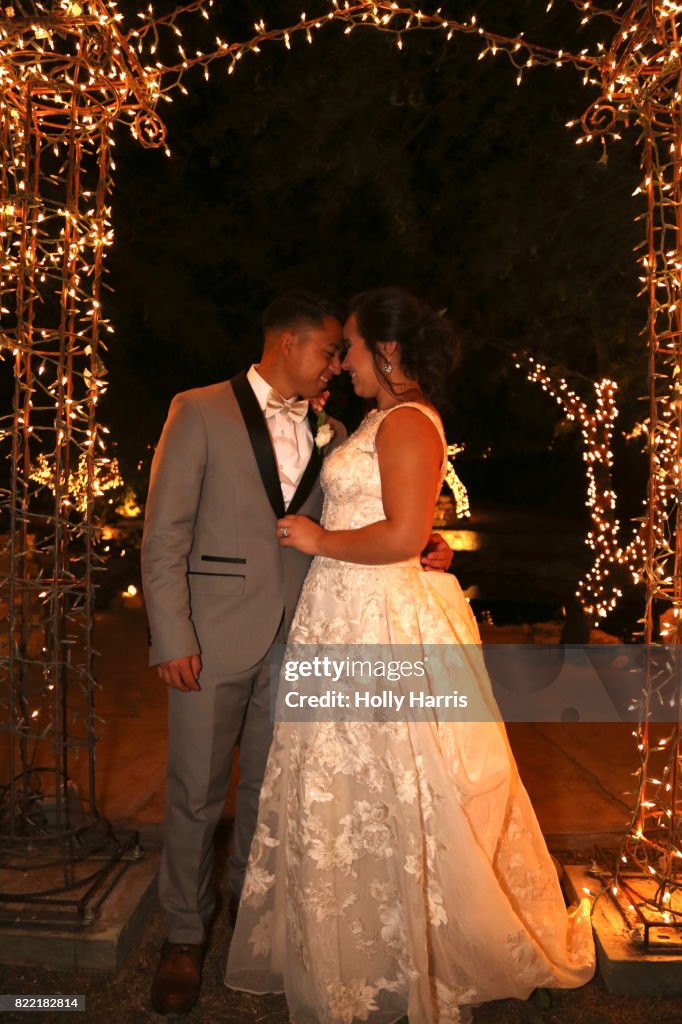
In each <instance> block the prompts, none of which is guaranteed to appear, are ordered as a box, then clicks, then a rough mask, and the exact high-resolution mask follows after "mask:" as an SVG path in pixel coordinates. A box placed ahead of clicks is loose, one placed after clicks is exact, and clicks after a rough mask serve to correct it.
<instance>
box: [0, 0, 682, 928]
mask: <svg viewBox="0 0 682 1024" xmlns="http://www.w3.org/2000/svg"><path fill="white" fill-rule="evenodd" d="M552 2H553V0H548V9H549V8H551V6H552ZM574 4H575V6H576V7H577V9H578V11H579V12H580V19H581V24H586V23H588V22H591V21H593V20H597V21H598V20H599V19H603V20H602V22H601V23H602V24H605V25H606V26H607V27H608V39H606V40H605V41H604V42H602V43H597V44H596V45H595V46H593V47H592V50H590V49H589V48H585V49H584V50H582V51H581V52H580V53H577V54H576V53H571V52H568V51H565V50H563V49H560V50H552V49H549V48H547V47H544V46H541V45H535V44H533V43H532V42H530V41H528V40H527V39H526V38H525V36H523V35H519V36H517V37H513V38H511V37H507V36H503V35H499V34H496V33H493V32H490V31H489V30H488V29H486V28H484V26H482V25H481V24H480V23H479V22H478V21H477V18H476V17H475V16H473V15H472V16H471V17H469V18H468V20H462V21H456V20H452V19H450V18H447V19H446V18H445V17H444V16H443V14H442V12H441V9H438V10H436V11H435V13H425V12H423V11H419V10H417V11H415V10H414V9H413V8H410V7H402V6H400V4H399V3H398V2H393V0H370V2H364V0H343V2H342V0H332V2H331V4H330V6H329V10H328V11H327V14H326V15H325V16H319V15H317V16H313V17H308V16H307V15H306V13H305V12H304V13H302V14H301V15H300V18H299V19H298V20H297V21H295V22H294V23H293V24H290V25H288V26H285V27H283V28H270V27H268V25H267V24H266V22H265V20H264V19H260V20H259V21H257V22H256V24H255V26H254V33H255V34H254V35H253V36H252V38H250V39H248V40H246V41H242V42H229V41H227V40H222V39H220V38H216V39H215V43H214V45H213V46H212V47H209V48H207V50H206V52H200V51H195V52H194V53H190V52H188V48H187V45H186V43H185V42H184V41H183V38H182V30H181V27H180V22H181V20H182V19H184V18H187V17H188V16H190V15H192V14H196V15H198V16H200V17H202V18H204V19H207V18H208V14H209V10H210V8H211V6H212V0H188V2H187V3H185V4H183V5H179V6H177V7H176V8H174V9H171V10H170V11H168V12H166V13H163V14H157V13H156V12H155V10H154V7H153V5H152V4H151V3H149V4H148V5H147V6H146V7H145V8H144V10H140V11H139V12H138V13H137V17H136V18H133V19H132V21H131V24H130V25H129V26H128V27H127V28H126V27H124V24H123V23H124V21H125V18H124V15H123V14H122V13H119V12H118V11H117V9H116V5H115V3H105V2H104V0H82V2H78V0H59V2H55V3H54V4H51V5H49V9H48V5H47V4H44V3H41V2H38V0H36V3H35V4H34V5H33V6H34V7H35V17H32V18H29V17H26V16H25V14H24V11H23V7H20V6H19V5H18V7H17V10H19V11H20V16H17V14H16V12H15V9H14V8H13V7H12V5H11V4H8V5H7V6H5V7H4V8H3V9H2V10H1V12H0V95H2V97H3V100H5V98H8V99H9V101H8V102H3V104H2V105H1V106H0V127H1V129H2V131H0V146H2V149H3V151H2V159H1V166H2V175H0V273H1V276H2V280H1V281H0V293H1V294H2V297H3V303H4V304H3V306H2V309H1V311H0V317H1V318H2V319H0V355H2V356H3V357H5V358H8V359H12V360H13V362H14V367H15V382H16V389H15V397H14V406H13V415H12V416H11V417H9V418H8V420H9V419H11V423H10V422H8V421H3V424H0V439H3V438H4V439H5V440H8V441H9V444H10V445H11V456H10V465H11V487H10V488H9V490H8V491H6V492H3V493H2V495H1V496H0V506H1V507H2V508H3V509H4V510H5V511H6V512H7V513H8V514H9V517H10V519H11V521H12V522H13V523H14V524H15V529H14V530H13V532H12V538H11V541H10V548H9V551H8V559H9V565H10V577H9V578H11V581H12V586H13V587H14V594H15V598H16V599H15V600H14V602H10V604H9V633H10V635H16V636H20V635H22V632H23V633H26V632H27V631H30V629H32V628H33V627H34V625H35V624H34V623H33V622H32V621H31V619H30V616H29V618H28V619H27V620H26V621H25V620H24V618H22V615H25V614H26V609H29V610H30V613H31V614H33V610H34V606H35V599H36V596H37V594H41V595H44V596H43V597H41V598H39V600H40V601H41V602H42V604H41V606H40V607H41V612H40V614H43V615H44V619H43V620H42V621H41V624H40V628H42V630H43V632H44V635H45V636H49V637H50V655H49V656H48V655H47V654H46V653H45V650H43V652H42V654H41V657H40V658H37V659H35V668H36V670H37V671H36V673H35V674H36V676H39V677H41V678H43V680H44V683H43V685H44V687H45V692H47V691H48V690H49V688H50V687H51V686H54V687H55V688H56V689H57V693H56V694H55V696H54V702H55V706H59V704H60V701H59V699H58V694H59V693H64V692H65V688H66V689H68V685H69V683H71V685H73V684H74V683H75V684H76V685H78V686H79V687H81V688H85V689H88V688H89V689H90V690H92V688H93V686H94V680H93V677H92V666H91V660H92V645H91V644H90V643H89V642H88V644H86V649H87V652H88V653H87V654H86V655H85V656H84V657H85V661H84V662H82V663H80V664H79V663H78V661H77V655H76V653H74V651H73V650H72V649H71V647H70V646H69V645H70V644H71V643H72V641H71V640H70V639H69V629H68V628H67V625H69V624H71V623H73V620H74V616H76V615H77V614H80V615H81V616H82V621H83V622H84V624H85V625H86V627H87V630H86V632H87V635H88V636H89V630H90V628H91V626H92V607H93V593H94V583H93V572H92V570H93V567H94V563H95V561H96V554H95V547H96V541H97V531H96V525H95V518H94V499H95V498H96V497H97V495H98V494H101V493H102V492H103V491H104V490H105V489H106V487H105V481H106V480H107V479H109V476H108V474H111V473H113V471H114V470H113V462H108V461H107V460H106V458H105V456H104V454H103V451H104V439H103V437H102V436H101V435H102V434H105V433H106V431H105V429H104V428H102V427H100V426H99V425H98V422H97V406H98V403H99V401H100V399H101V396H102V395H103V393H104V391H105V390H106V370H105V368H104V365H103V363H102V360H101V355H100V352H101V350H102V348H103V345H102V338H103V337H105V336H108V335H109V334H110V333H111V332H112V330H113V328H112V327H111V324H110V323H109V322H108V321H107V319H106V317H105V315H104V310H103V305H102V275H103V266H104V260H105V257H106V253H107V250H108V249H109V248H110V247H111V245H112V243H113V231H112V227H111V210H110V206H109V198H110V192H111V188H112V184H113V173H114V170H115V163H114V160H113V159H112V146H113V140H112V137H111V136H112V134H113V132H114V130H115V128H116V127H117V125H118V124H120V123H121V122H127V124H128V126H129V128H130V130H131V132H132V134H133V135H134V137H135V138H136V139H137V140H138V141H139V142H140V143H141V144H142V145H144V146H146V147H149V148H160V149H162V150H163V151H164V152H165V153H166V154H167V155H170V150H169V148H168V145H167V143H166V128H165V125H164V123H163V120H162V118H161V117H160V116H159V114H158V113H157V107H158V105H159V102H160V101H161V100H164V101H167V102H172V99H173V96H172V95H171V94H172V93H174V92H175V91H176V90H177V91H179V92H181V93H184V92H186V87H185V84H184V79H185V77H186V75H187V74H188V72H189V71H190V70H191V69H193V68H199V69H200V70H201V71H202V72H203V74H204V76H205V77H208V76H209V73H210V70H211V68H212V66H213V65H216V66H219V64H221V63H222V65H223V67H226V69H227V73H228V74H233V73H235V71H236V70H237V69H238V68H239V67H240V66H241V63H242V61H243V60H244V59H246V60H249V61H251V60H253V59H256V58H257V57H258V55H259V54H260V53H261V52H262V49H263V47H265V46H266V45H272V44H281V45H282V46H284V47H286V48H287V49H293V48H294V47H295V46H297V45H298V46H301V45H302V46H305V45H307V44H312V43H313V42H314V40H315V38H316V36H317V35H318V33H319V32H320V31H321V30H322V28H323V27H324V26H325V25H327V24H329V23H331V22H335V23H337V24H339V25H341V26H342V27H343V30H344V32H345V34H346V35H347V36H349V37H350V36H351V35H352V33H353V32H354V31H355V30H360V29H362V28H370V29H372V30H375V31H380V32H385V33H389V34H392V35H393V37H394V40H395V42H396V45H397V46H398V47H399V48H400V49H403V47H406V46H407V44H408V41H409V37H410V34H411V33H413V32H416V31H421V32H423V31H430V32H432V33H434V34H435V35H436V37H438V38H439V39H441V40H442V41H443V44H447V43H448V42H449V41H450V40H451V39H452V38H453V37H454V36H455V35H457V34H465V35H472V36H475V37H476V39H477V41H478V43H479V45H480V51H479V57H480V59H481V60H482V61H483V62H485V61H487V60H488V59H497V58H498V57H499V56H500V55H504V56H505V57H506V59H508V60H509V61H510V62H511V64H512V65H513V67H514V68H515V70H516V75H515V76H514V77H515V78H516V82H517V84H520V83H521V82H522V81H523V78H524V76H525V75H526V74H528V73H529V72H530V71H531V70H534V69H536V68H538V67H555V68H563V67H570V68H572V69H573V70H574V71H578V72H579V73H580V76H581V79H582V82H583V84H584V85H586V86H588V87H590V88H592V89H595V90H597V93H598V98H597V100H596V101H595V102H593V103H592V104H591V106H590V107H589V109H588V110H587V112H586V113H585V114H584V116H583V117H582V119H581V121H580V127H581V129H582V134H581V136H580V138H578V139H577V140H576V142H577V143H579V144H581V145H583V146H584V147H585V148H588V149H589V147H591V146H592V144H593V143H596V145H597V147H601V157H600V161H601V162H602V163H603V162H604V160H605V156H606V151H605V149H604V146H605V142H606V141H607V140H608V141H609V142H615V141H617V140H618V139H619V138H620V135H621V129H622V127H623V126H626V125H629V124H632V125H635V126H636V127H637V128H638V131H639V134H640V138H641V144H642V181H641V184H640V186H639V187H638V188H637V189H636V193H635V196H636V201H637V202H639V203H640V204H641V217H642V220H643V225H644V242H643V249H642V252H641V253H639V255H638V259H639V262H640V266H641V284H642V294H643V295H644V296H645V298H646V300H647V302H648V310H649V313H648V320H647V326H646V332H645V337H646V345H647V348H648V353H649V366H648V370H649V372H648V381H649V393H648V395H647V403H648V404H647V410H646V413H645V416H644V418H643V420H642V423H641V424H640V425H639V426H638V428H636V429H637V430H638V432H639V434H640V436H641V437H642V438H643V440H644V441H645V442H646V446H647V453H648V459H649V487H648V493H647V499H646V507H645V509H644V512H643V516H642V520H641V524H640V525H636V526H635V527H634V528H633V530H632V532H631V536H630V538H629V540H628V541H627V543H625V544H621V541H620V532H621V531H620V524H619V523H618V521H617V518H616V515H615V494H614V493H613V488H612V487H611V486H610V483H609V473H610V469H611V466H612V453H611V447H610V440H611V437H612V430H613V423H614V420H615V416H616V407H615V390H616V385H615V383H614V382H612V381H610V380H602V381H600V382H598V383H597V384H596V385H595V386H594V387H595V395H594V401H595V405H594V408H592V409H588V408H587V405H585V404H584V403H582V402H581V400H580V399H579V398H578V397H577V395H575V394H574V393H573V392H572V391H571V389H569V388H568V386H567V385H565V381H559V382H558V383H555V382H553V381H552V380H550V379H549V376H548V375H547V373H546V371H545V369H544V367H542V366H539V365H538V366H536V367H535V369H534V371H533V373H534V374H535V376H534V377H533V379H534V380H536V381H537V382H538V383H541V384H542V385H543V386H545V387H546V389H547V390H548V391H549V392H550V393H552V394H553V395H554V397H555V398H556V400H557V401H558V402H559V403H560V404H561V405H562V406H563V407H564V409H565V410H566V412H567V415H569V416H570V415H572V416H574V417H575V418H576V420H577V421H578V422H579V424H580V429H581V431H582V435H583V442H584V458H585V466H586V473H587V480H588V487H587V503H588V507H589V509H590V515H591V517H592V522H593V528H592V531H591V535H590V537H589V538H588V540H589V543H590V547H591V549H592V551H593V553H594V561H593V565H592V567H591V569H590V572H589V573H588V574H587V575H586V576H585V578H584V579H583V580H581V582H580V586H579V594H580V595H581V596H584V597H585V599H586V602H587V604H588V607H589V608H590V610H591V611H592V612H593V614H594V615H595V616H596V617H597V618H600V619H601V618H604V617H605V616H606V615H608V612H609V611H610V610H611V609H612V608H613V607H614V602H615V601H617V600H618V598H619V597H620V593H619V590H618V583H617V575H618V573H619V572H621V571H622V570H627V571H629V572H631V573H632V576H633V579H641V580H643V582H644V584H645V587H646V606H645V612H644V616H643V619H642V626H643V638H644V640H645V642H646V643H651V642H652V641H654V640H655V639H659V637H658V636H657V621H656V618H657V616H658V614H659V612H660V611H665V612H668V611H670V612H671V614H670V615H667V616H666V617H665V618H664V621H663V624H662V632H663V634H664V638H665V639H666V640H667V641H668V642H669V643H674V644H678V643H680V641H682V615H681V614H680V612H681V611H682V529H678V528H677V520H678V512H679V507H680V496H681V491H682V441H681V438H682V382H681V380H680V367H681V366H682V258H681V257H680V253H682V223H681V222H680V218H679V217H678V216H677V212H678V211H679V210H680V209H682V120H681V119H680V117H679V108H680V95H679V82H680V79H681V73H682V61H681V57H680V44H679V39H680V29H681V25H680V22H681V21H682V4H681V3H678V2H675V0H659V2H657V3H651V4H642V3H641V2H636V3H635V2H633V3H632V4H631V5H624V4H622V3H617V4H615V5H611V7H610V8H609V9H604V10H602V9H601V8H600V7H599V6H598V5H597V4H595V3H593V2H592V0H574ZM614 26H615V32H614ZM162 55H163V59H162ZM576 124H577V122H572V123H571V125H572V126H574V125H576ZM27 133H30V134H27ZM592 148H593V149H594V148H595V147H594V146H592ZM54 296H58V297H59V304H57V303H55V302H54ZM563 385H565V386H563ZM451 454H455V453H454V452H452V453H451ZM451 469H452V467H451ZM452 474H454V469H452ZM32 485H35V486H32ZM43 485H47V486H49V487H50V488H51V489H52V491H53V493H54V502H53V511H52V518H51V520H50V523H51V528H50V529H48V530H45V518H46V516H45V511H44V500H43V499H44V495H43V494H41V492H40V488H41V487H42V486H43ZM450 486H451V487H452V489H453V493H454V494H455V501H456V502H458V501H459V502H460V505H459V507H460V508H461V509H462V512H461V513H460V514H462V515H465V514H466V511H465V509H466V507H467V506H466V493H465V491H464V490H463V488H462V486H461V483H460V482H458V481H457V478H456V474H454V475H451V476H450ZM41 502H42V504H41ZM131 504H134V502H132V500H131ZM124 506H126V503H125V501H124ZM126 507H128V506H126ZM36 538H37V539H36ZM46 565H47V566H49V570H48V571H46V570H45V568H44V566H46ZM41 574H44V576H45V578H44V579H43V580H42V582H39V581H40V580H41ZM129 591H130V588H129ZM126 593H128V591H127V592H126ZM131 596H133V595H131ZM24 598H25V600H23V599H24ZM22 609H23V610H22ZM55 652H56V653H55ZM22 658H24V663H23V664H22V670H21V674H24V675H27V676H28V675H31V674H32V673H31V671H27V670H28V669H31V664H30V659H26V658H25V657H24V656H23V655H22ZM655 693H656V689H655V681H652V688H651V691H650V693H649V694H648V695H647V700H646V701H644V702H643V716H644V717H643V722H642V725H641V727H640V729H639V731H638V741H639V742H638V748H639V751H640V755H641V757H640V768H639V770H638V772H637V778H638V790H637V794H636V808H635V811H634V814H633V818H632V821H631V823H630V826H629V830H628V835H627V837H626V841H625V850H626V852H627V851H630V850H632V852H633V857H632V858H631V860H632V861H633V862H634V863H636V864H637V865H638V868H639V870H640V871H641V873H642V874H643V875H647V874H648V875H650V876H652V877H653V878H654V879H655V881H656V884H657V891H658V892H659V893H663V892H670V891H674V889H675V888H676V883H675V878H674V871H673V867H672V864H673V861H674V860H677V859H679V858H680V856H682V854H681V853H680V849H679V843H680V838H679V837H680V829H679V815H680V812H681V811H682V807H680V803H681V802H682V801H681V794H680V782H678V781H677V780H678V773H677V771H675V772H672V771H671V768H672V767H673V766H675V768H676V767H677V765H678V762H679V759H680V756H681V754H682V732H681V731H680V729H679V728H678V729H677V731H676V733H675V734H674V735H675V738H674V740H672V741H671V742H670V743H669V745H661V744H658V745H656V746H655V749H654V750H652V745H651V743H650V739H649V732H648V728H647V722H646V709H647V702H648V700H649V699H651V698H652V697H653V696H654V695H655ZM17 707H19V708H21V702H20V701H19V702H18V703H17ZM31 717H32V718H34V717H36V716H35V715H34V714H33V713H32V715H31ZM91 724H92V723H91ZM13 727H14V723H13V724H12V726H11V728H13ZM18 729H19V731H20V732H21V736H22V739H25V736H26V725H25V720H24V719H21V723H20V725H19V726H18ZM60 744H61V746H60ZM67 745H68V744H67V742H66V738H64V737H62V738H61V739H60V742H59V743H56V744H55V746H54V749H55V750H56V751H59V750H61V749H62V747H63V748H64V749H65V748H66V746H67ZM656 759H661V760H666V759H667V764H664V765H663V766H662V767H661V766H658V765H657V766H656V767H654V764H653V762H654V760H656ZM57 770H59V768H58V769H57ZM666 774H667V775H668V777H669V778H672V779H674V780H675V785H674V786H673V787H672V789H670V788H669V786H670V784H669V783H666V786H665V787H663V786H661V785H660V784H658V785H656V783H655V782H654V780H655V779H658V780H661V779H663V778H664V777H665V776H666ZM621 862H622V861H621ZM621 888H622V887H621ZM658 899H659V903H660V902H661V898H660V897H659V898H658ZM665 912H666V913H669V911H667V910H666V911H665Z"/></svg>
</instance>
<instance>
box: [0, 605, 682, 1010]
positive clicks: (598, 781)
mask: <svg viewBox="0 0 682 1024" xmlns="http://www.w3.org/2000/svg"><path fill="white" fill-rule="evenodd" d="M557 635H558V629H555V628H553V627H536V628H534V629H528V628H526V629H525V630H524V628H523V627H514V628H513V629H512V628H509V629H507V630H506V631H505V630H500V631H495V632H492V631H486V639H487V640H488V641H492V640H493V639H494V638H495V639H497V640H499V641H502V642H516V643H518V642H528V643H530V642H541V641H542V640H543V639H544V640H551V639H557ZM97 646H98V649H99V650H100V651H101V659H100V662H99V665H98V677H99V680H100V683H101V685H102V692H101V694H100V695H99V699H98V711H99V714H100V715H101V716H102V718H103V719H104V720H105V723H106V725H105V726H104V729H103V734H102V738H101V741H100V744H99V746H98V755H97V786H98V803H99V807H100V810H101V811H102V812H103V813H104V814H105V815H107V816H108V817H109V818H110V819H111V820H113V821H114V822H126V823H128V824H134V825H136V826H137V827H139V828H140V829H141V831H142V832H143V834H144V835H145V836H146V838H147V842H148V844H149V845H150V846H153V845H154V844H155V842H157V841H158V839H159V835H160V822H161V819H162V813H163V800H164V761H165V694H164V691H163V688H162V687H161V685H160V683H159V682H158V681H157V679H156V676H155V674H154V673H153V672H152V671H150V670H148V669H146V668H145V665H146V626H145V619H144V614H143V612H142V610H141V608H139V607H137V608H135V607H130V606H127V607H122V608H120V609H118V610H116V611H113V612H107V613H106V614H103V615H101V616H100V617H99V623H98V631H97ZM509 735H510V740H511V743H512V746H513V748H514V752H515V755H516V757H517V761H518V763H519V768H520V771H521V774H522V776H523V779H524V782H525V784H526V786H527V788H528V790H529V792H530V796H531V798H532V800H533V803H534V805H535V808H536V811H537V814H538V817H539V820H540V823H541V825H542V827H543V830H544V832H545V835H546V836H547V838H548V841H549V844H550V846H551V848H552V849H553V850H554V851H556V852H557V853H558V854H559V856H560V857H561V856H563V857H564V858H566V857H568V856H569V855H568V853H567V851H569V850H577V851H579V852H578V853H577V855H576V856H577V857H578V859H583V860H586V859H587V860H589V859H590V857H591V850H590V848H591V846H592V845H593V844H594V843H599V844H602V845H604V844H608V845H611V846H613V847H614V848H616V847H617V845H618V842H619V840H620V837H621V836H622V834H623V831H624V829H625V826H626V823H627V820H628V808H629V805H630V800H631V797H630V796H629V795H628V794H627V791H628V790H629V789H630V788H631V785H632V772H633V770H634V769H635V767H636V764H637V756H636V748H635V741H634V739H633V736H632V726H630V725H624V724H618V723H605V724H597V725H595V724H587V723H580V722H560V723H553V724H534V725H533V724H526V723H520V724H515V725H511V726H510V727H509ZM84 768H85V766H84V765H81V766H80V773H81V776H82V775H83V772H84ZM75 774H76V781H77V783H78V784H79V785H80V786H83V784H84V778H82V777H80V778H79V769H78V767H77V769H76V773H75ZM230 805H231V798H230V799H229V800H228V804H227V806H226V814H229V811H230ZM226 843H227V826H226V827H225V828H224V829H223V830H222V831H221V834H220V842H219V853H220V856H219V860H218V872H219V876H220V873H221V871H222V864H223V862H224V854H225V848H226ZM162 938H163V935H162V925H161V919H160V915H159V913H158V911H157V912H155V913H154V914H153V915H152V916H151V918H150V920H149V922H148V924H147V927H146V929H145V931H144V933H143V935H142V936H141V938H140V943H139V946H138V948H137V950H136V952H135V953H134V955H133V956H132V957H131V959H130V962H129V963H128V964H127V966H126V968H125V969H124V970H123V971H122V972H121V974H120V976H119V977H118V978H116V979H112V980H106V979H104V980H102V979H93V978H88V977H85V976H81V977H74V976H73V975H67V974H59V973H56V972H52V971H46V970H42V969H41V970H38V969H33V968H12V969H7V968H0V992H21V993H27V994H35V993H38V992H40V993H46V994H47V993H56V992H60V991H61V992H69V991H70V992H86V993H87V996H88V1010H87V1012H86V1014H85V1020H86V1021H87V1022H88V1024H91V1022H92V1024H99V1022H102V1024H104V1022H107V1024H108V1022H109V1021H116V1022H120V1024H137V1022H139V1021H153V1020H159V1018H157V1017H156V1016H155V1015H154V1014H153V1013H152V1012H151V1011H150V1010H149V1007H148V987H149V982H150V979H151V974H152V971H153V963H154V960H155V956H156V952H157V950H158V948H159V946H160V944H161V941H162ZM228 940H229V931H228V926H227V923H226V920H225V915H224V914H221V915H219V917H218V919H217V921H216V925H215V929H214V932H213V936H212V941H211V945H210V950H209V953H208V958H207V963H206V970H205V984H204V991H203V997H202V1003H201V1007H200V1008H199V1009H197V1010H196V1011H195V1012H194V1013H193V1014H192V1016H191V1018H190V1021H191V1022H194V1024H208V1022H210V1024H222V1022H225V1024H260V1022H270V1024H287V1022H288V1015H287V1012H286V1006H285V1004H284V1003H283V1001H282V999H281V998H277V997H272V998H270V999H256V998H254V997H244V996H237V995H236V994H230V993H228V992H227V991H226V990H225V989H224V988H223V986H222V972H223V968H224V959H225V950H226V948H227V943H228ZM11 1019H17V1020H19V1019H20V1020H22V1021H29V1020H36V1021H41V1022H43V1021H49V1020H51V1019H54V1020H55V1021H56V1020H62V1015H59V1016H57V1015H54V1017H52V1016H51V1015H50V1014H40V1015H35V1014H23V1013H22V1014H21V1015H17V1016H16V1017H15V1018H14V1017H12V1016H10V1015H5V1016H3V1018H2V1020H11ZM80 1019H83V1018H80ZM475 1020H476V1024H679V1022H680V1021H681V1020H682V1000H657V999H652V998H650V997H647V998H643V999H627V998H616V997H613V996H609V995H608V994H607V993H606V992H605V991H604V989H603V986H602V984H601V981H600V980H599V979H595V981H593V982H592V983H591V985H588V986H586V987H585V988H584V989H582V990H580V991H578V992H560V993H554V994H553V995H552V996H551V997H549V996H545V995H543V994H540V996H539V997H538V999H536V1000H535V1001H533V1002H530V1003H518V1002H516V1001H513V1000H509V1001H505V1002H504V1003H495V1004H488V1005H487V1006H485V1007H482V1008H480V1009H479V1010H478V1011H477V1012H476V1017H475ZM0 1024H1V1021H0Z"/></svg>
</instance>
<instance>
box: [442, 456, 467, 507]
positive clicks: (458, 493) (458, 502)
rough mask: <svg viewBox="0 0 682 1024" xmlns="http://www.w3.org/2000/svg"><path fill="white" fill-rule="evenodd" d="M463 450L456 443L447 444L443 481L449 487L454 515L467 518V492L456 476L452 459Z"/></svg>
mask: <svg viewBox="0 0 682 1024" xmlns="http://www.w3.org/2000/svg"><path fill="white" fill-rule="evenodd" d="M463 451H464V447H463V446H460V445H457V444H450V445H448V463H447V467H446V470H445V481H444V483H445V484H446V486H447V487H448V488H449V489H450V492H451V494H452V497H453V499H454V502H455V516H456V518H457V519H468V518H469V517H470V516H471V509H470V508H469V493H468V491H467V489H466V487H465V486H464V484H463V483H462V481H461V480H460V478H459V477H458V476H457V473H456V471H455V466H454V461H455V456H457V455H459V454H460V453H461V452H463Z"/></svg>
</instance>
